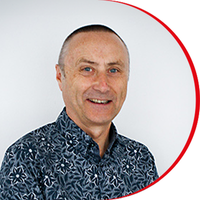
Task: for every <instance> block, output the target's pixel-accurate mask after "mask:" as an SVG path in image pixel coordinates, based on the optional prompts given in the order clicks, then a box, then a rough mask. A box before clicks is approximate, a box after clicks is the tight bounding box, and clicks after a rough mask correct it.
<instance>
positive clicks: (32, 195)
mask: <svg viewBox="0 0 200 200" xmlns="http://www.w3.org/2000/svg"><path fill="white" fill-rule="evenodd" d="M21 146H22V144H14V145H12V146H11V147H10V148H8V150H7V151H6V154H5V156H4V160H3V162H2V166H1V169H0V200H44V198H43V195H42V192H41V187H40V180H39V172H38V169H39V168H37V161H36V160H37V159H36V151H35V152H34V148H27V149H26V148H23V150H22V148H21Z"/></svg>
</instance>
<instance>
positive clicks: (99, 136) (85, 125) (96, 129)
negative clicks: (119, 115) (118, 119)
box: [66, 110, 111, 157]
mask: <svg viewBox="0 0 200 200" xmlns="http://www.w3.org/2000/svg"><path fill="white" fill-rule="evenodd" d="M66 112H67V110H66ZM67 114H68V116H69V117H70V118H71V119H72V120H73V121H74V122H75V123H76V124H77V125H78V126H79V127H80V128H81V129H82V130H83V131H84V132H85V133H87V134H88V135H89V136H90V137H91V138H92V139H93V140H94V141H95V142H96V143H97V144H98V146H99V153H100V156H101V157H103V155H104V153H105V151H106V150H107V148H108V145H109V132H110V126H111V122H107V123H102V124H97V123H93V122H91V121H84V122H83V121H80V120H79V118H77V117H76V116H75V115H73V114H72V113H69V112H67Z"/></svg>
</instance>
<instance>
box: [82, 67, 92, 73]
mask: <svg viewBox="0 0 200 200" xmlns="http://www.w3.org/2000/svg"><path fill="white" fill-rule="evenodd" d="M83 70H84V71H86V72H91V71H92V68H90V67H85V68H84V69H83Z"/></svg>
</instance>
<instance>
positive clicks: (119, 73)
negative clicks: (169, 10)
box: [0, 0, 196, 200]
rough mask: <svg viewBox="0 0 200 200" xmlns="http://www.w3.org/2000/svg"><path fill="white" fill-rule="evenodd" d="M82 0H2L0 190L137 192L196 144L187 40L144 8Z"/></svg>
mask: <svg viewBox="0 0 200 200" xmlns="http://www.w3.org/2000/svg"><path fill="white" fill-rule="evenodd" d="M80 2H81V1H80V0H75V1H73V2H72V1H64V0H63V1H59V2H56V1H50V2H48V4H47V1H42V2H39V1H36V2H35V1H34V2H26V1H23V0H21V1H19V2H18V3H13V5H12V6H9V4H8V3H6V2H4V3H2V5H1V10H2V16H3V18H4V22H1V24H0V25H1V26H2V27H4V32H3V33H1V43H2V44H3V46H4V48H3V49H1V55H2V59H1V61H0V62H1V66H6V67H3V69H2V71H3V73H2V77H1V81H2V82H1V83H3V84H4V85H3V84H1V90H2V91H1V93H2V94H4V97H3V98H2V104H1V110H2V112H1V115H0V120H1V124H2V127H1V130H0V131H1V136H2V139H1V145H0V148H1V151H0V152H1V154H0V155H1V163H2V164H1V170H0V180H1V182H0V199H5V200H8V199H13V200H15V199H16V200H17V199H34V200H44V199H49V200H54V199H56V200H58V199H59V200H61V199H65V200H66V199H85V200H90V199H96V200H98V199H114V198H119V197H124V196H128V195H132V194H135V193H138V192H139V191H141V190H143V189H145V188H147V187H149V186H150V185H153V184H154V183H155V182H156V181H158V180H159V179H160V178H159V177H162V176H164V174H166V173H167V171H169V169H171V168H172V167H173V166H174V165H175V164H174V163H177V160H178V158H179V157H180V155H182V154H181V153H182V152H183V149H184V148H186V147H187V143H188V138H189V136H190V133H191V128H192V126H193V121H194V115H195V112H196V110H195V109H196V108H195V101H196V97H195V94H196V93H195V86H194V78H193V71H192V70H191V66H190V64H191V63H190V62H189V58H188V56H187V54H186V52H185V51H184V47H183V46H182V44H181V43H180V42H179V41H178V40H177V38H176V37H174V35H173V34H172V32H170V31H169V30H168V29H167V28H166V27H165V26H163V25H162V24H161V23H159V21H157V20H155V18H153V17H151V16H150V15H147V14H146V13H144V12H142V11H141V10H139V9H136V8H134V7H130V6H127V5H123V4H120V3H116V2H109V1H99V0H96V1H93V0H86V1H85V3H84V5H81V4H80ZM102 10H103V13H102ZM5 84H6V87H5Z"/></svg>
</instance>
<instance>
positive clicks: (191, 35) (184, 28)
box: [123, 0, 200, 200]
mask: <svg viewBox="0 0 200 200" xmlns="http://www.w3.org/2000/svg"><path fill="white" fill-rule="evenodd" d="M123 2H126V3H130V4H132V5H135V6H137V7H140V8H142V9H144V10H146V11H148V12H150V13H152V14H153V15H155V16H156V17H158V18H159V19H160V20H162V21H163V22H164V23H165V24H167V25H168V26H169V27H170V28H171V29H172V30H173V31H174V32H175V34H176V35H177V36H178V37H179V39H180V40H181V41H182V42H183V44H184V46H185V47H186V49H187V50H188V52H189V54H190V56H191V58H192V60H193V63H194V65H195V68H196V71H197V75H198V77H199V76H200V58H199V46H200V38H199V35H200V28H199V18H200V13H199V1H197V0H191V1H185V0H184V1H181V0H168V1H159V0H129V1H123ZM199 133H200V127H199V123H198V126H197V129H196V133H195V135H194V138H193V140H192V143H191V145H190V146H189V148H188V150H187V152H186V153H185V155H184V156H183V158H182V159H181V161H180V162H179V164H178V165H177V166H176V167H175V168H174V169H173V170H172V171H171V172H170V173H169V174H168V175H167V176H166V177H165V178H163V179H162V180H161V181H160V182H158V183H157V184H156V185H154V186H153V187H150V188H149V189H147V190H145V191H143V192H141V193H138V194H136V195H133V196H130V197H127V198H124V199H134V200H137V199H138V200H143V199H144V200H146V199H156V200H160V199H164V200H165V199H173V200H174V199H195V200H196V199H199V197H200V192H199V180H200V173H199V165H200V161H199V159H198V155H199V152H200V146H199V144H200V134H199Z"/></svg>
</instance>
